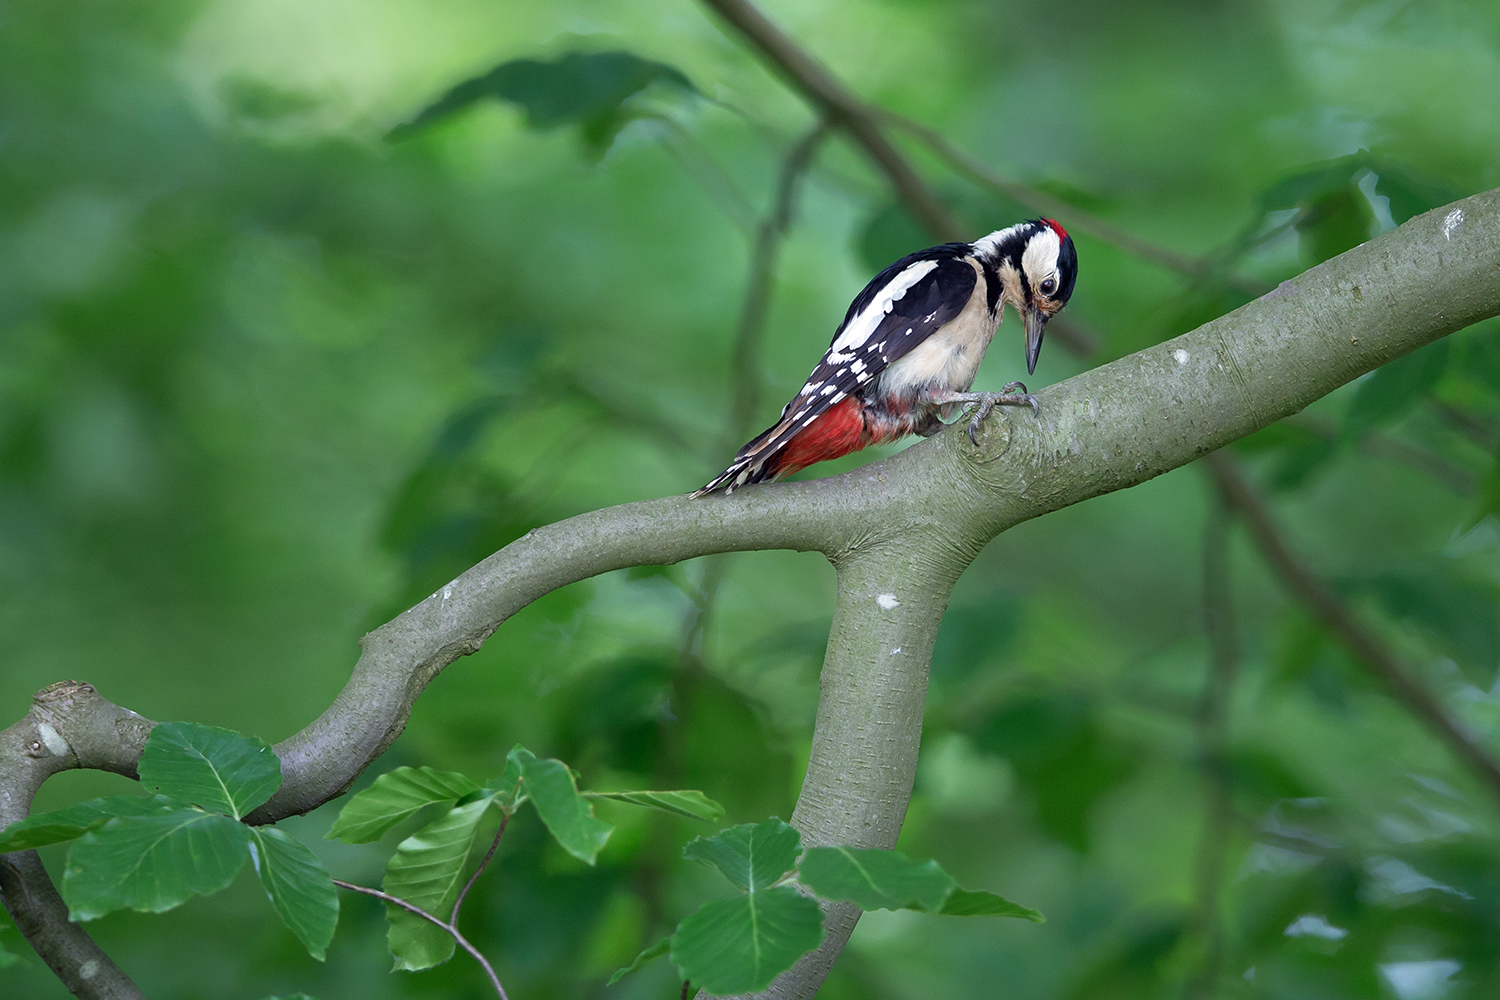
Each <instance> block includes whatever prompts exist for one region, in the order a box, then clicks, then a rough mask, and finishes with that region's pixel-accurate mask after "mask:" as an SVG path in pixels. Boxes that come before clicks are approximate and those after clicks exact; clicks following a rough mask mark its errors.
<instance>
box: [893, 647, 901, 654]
mask: <svg viewBox="0 0 1500 1000" xmlns="http://www.w3.org/2000/svg"><path fill="white" fill-rule="evenodd" d="M900 652H901V647H900V646H897V647H896V648H895V649H893V650H891V655H892V656H895V655H896V654H898V653H900Z"/></svg>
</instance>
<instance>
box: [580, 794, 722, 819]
mask: <svg viewBox="0 0 1500 1000" xmlns="http://www.w3.org/2000/svg"><path fill="white" fill-rule="evenodd" d="M583 797H584V798H586V799H612V800H614V801H616V802H629V803H630V804H631V805H633V806H646V807H648V808H651V809H660V810H661V811H662V812H669V813H676V814H677V815H679V816H686V817H687V818H688V819H701V820H704V821H706V822H709V823H712V822H713V821H714V820H716V819H718V818H719V817H720V816H723V815H724V807H723V806H721V805H719V804H718V803H717V802H715V801H713V800H712V799H710V798H709V797H708V796H706V795H704V794H703V793H702V792H698V791H684V792H584V793H583Z"/></svg>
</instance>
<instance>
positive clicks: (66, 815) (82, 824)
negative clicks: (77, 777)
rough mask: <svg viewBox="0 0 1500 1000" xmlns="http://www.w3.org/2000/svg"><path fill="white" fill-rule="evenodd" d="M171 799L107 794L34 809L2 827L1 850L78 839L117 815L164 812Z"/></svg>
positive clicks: (4, 851)
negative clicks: (65, 805)
mask: <svg viewBox="0 0 1500 1000" xmlns="http://www.w3.org/2000/svg"><path fill="white" fill-rule="evenodd" d="M171 808H172V802H171V800H170V799H168V798H166V797H165V796H161V795H157V796H153V797H151V798H146V797H144V796H141V795H110V796H106V797H105V798H102V799H91V800H90V801H88V802H80V803H79V804H78V805H76V806H70V807H69V808H67V809H59V810H57V811H55V812H47V813H37V814H36V815H34V816H28V817H27V818H26V819H23V820H21V821H20V822H18V823H12V824H11V825H10V826H8V827H6V828H5V832H4V834H3V836H0V854H8V853H10V852H11V851H30V850H35V849H36V848H38V847H46V846H47V845H49V844H64V843H67V842H68V841H70V840H77V839H78V838H79V837H82V836H83V835H84V834H85V833H88V832H89V831H90V830H93V829H95V828H96V827H101V826H103V825H104V824H105V823H108V822H109V821H110V820H111V819H113V818H114V817H116V816H149V815H152V814H154V813H161V812H166V811H167V810H169V809H171Z"/></svg>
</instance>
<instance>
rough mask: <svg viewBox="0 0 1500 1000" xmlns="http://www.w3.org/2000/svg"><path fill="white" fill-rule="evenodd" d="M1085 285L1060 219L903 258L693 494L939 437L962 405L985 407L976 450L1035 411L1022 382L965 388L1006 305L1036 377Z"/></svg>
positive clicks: (728, 489)
mask: <svg viewBox="0 0 1500 1000" xmlns="http://www.w3.org/2000/svg"><path fill="white" fill-rule="evenodd" d="M1077 276H1078V253H1077V251H1075V250H1074V249H1073V240H1072V239H1071V238H1069V236H1068V234H1067V232H1065V231H1064V230H1063V227H1062V226H1060V225H1058V224H1057V223H1056V222H1054V221H1053V220H1051V219H1033V220H1031V221H1029V222H1022V223H1019V224H1017V225H1014V226H1011V227H1010V228H1009V229H1001V230H998V231H996V232H993V233H990V234H989V235H988V236H985V237H983V238H981V239H979V240H977V241H975V242H974V243H944V244H943V245H942V246H936V247H932V248H930V249H927V250H922V251H919V252H917V253H914V254H909V255H907V256H905V257H902V258H901V259H900V260H898V261H896V263H894V264H892V265H891V266H890V267H888V268H886V269H885V270H884V271H881V272H880V273H879V274H878V275H876V276H875V280H874V281H871V282H870V283H869V284H868V285H866V286H865V290H864V291H862V292H860V293H859V295H858V296H857V297H856V298H855V300H854V302H853V303H852V304H851V305H850V306H849V312H848V314H847V315H845V316H844V322H843V323H841V324H840V325H839V328H838V331H837V332H836V333H835V334H834V336H833V343H832V344H830V345H829V347H828V351H827V353H825V354H824V355H823V360H822V361H820V362H818V366H817V367H816V368H814V369H813V372H812V375H811V376H809V377H808V380H807V384H806V385H804V386H803V387H802V388H801V390H799V391H798V393H797V395H796V397H795V398H794V399H793V400H792V401H791V402H790V403H787V404H786V406H785V407H784V408H783V409H782V411H781V418H780V419H779V420H778V421H777V422H776V424H775V425H774V426H772V427H770V428H768V429H767V430H765V431H764V432H762V433H761V434H759V435H757V436H756V437H755V438H754V439H753V440H751V441H750V442H749V443H748V444H746V445H745V446H744V447H743V448H741V449H740V450H739V454H737V455H735V457H734V462H733V463H731V464H730V466H729V468H727V469H725V470H724V471H723V472H721V473H719V474H718V475H717V476H715V477H714V478H713V480H712V481H710V482H709V483H708V485H706V486H704V487H703V488H702V489H700V490H697V491H696V492H694V493H693V494H692V495H693V496H695V497H701V496H703V495H704V494H706V493H712V492H713V491H714V490H720V489H722V490H723V491H724V492H725V493H732V492H734V491H735V490H736V489H738V488H739V487H741V486H745V485H748V484H750V483H764V482H774V481H775V480H777V479H780V478H781V477H782V476H788V475H791V474H792V473H793V472H796V471H797V470H798V469H804V468H806V467H807V466H809V465H812V464H813V463H814V462H823V461H827V460H828V459H831V458H838V457H839V456H841V455H847V454H849V453H850V452H852V451H858V450H859V449H861V448H863V447H865V446H866V445H871V444H884V443H886V442H888V441H894V440H896V439H897V438H901V437H905V436H906V435H907V434H921V435H922V436H924V437H926V436H929V435H932V434H936V433H937V432H938V431H939V430H941V429H942V427H943V423H942V419H941V418H942V417H951V416H952V415H953V412H954V410H955V408H956V407H958V406H959V405H962V404H971V403H972V404H978V406H977V409H976V410H975V412H974V417H973V419H972V420H971V421H970V423H969V437H970V439H971V440H973V439H974V438H975V434H976V432H977V431H978V429H979V425H980V424H981V423H982V422H983V421H984V419H985V418H986V417H988V416H989V415H990V411H991V410H992V409H993V408H994V407H995V405H996V404H1003V405H1007V406H1018V405H1024V406H1030V407H1032V408H1033V409H1037V401H1036V398H1035V397H1034V396H1032V395H1030V394H1029V393H1027V391H1026V386H1025V385H1023V384H1021V383H1020V382H1011V383H1009V384H1007V385H1006V386H1005V391H1004V392H1000V393H995V392H969V391H968V390H969V387H970V386H971V385H973V384H974V376H975V374H976V373H977V372H978V371H979V362H980V361H982V360H983V359H984V352H985V349H986V348H987V347H989V345H990V340H991V339H993V338H994V336H995V328H996V327H997V326H999V324H1000V319H1001V314H1002V313H1003V312H1004V309H1005V305H1006V303H1009V304H1010V305H1011V306H1012V307H1013V308H1014V309H1015V310H1016V312H1018V313H1020V315H1021V321H1022V324H1023V325H1024V327H1025V331H1026V373H1027V374H1028V375H1030V374H1032V373H1034V372H1035V371H1036V359H1037V355H1038V354H1039V353H1040V352H1041V349H1042V332H1043V330H1044V328H1045V326H1046V323H1047V320H1048V319H1050V318H1051V317H1052V316H1053V315H1054V314H1055V313H1056V312H1057V311H1058V310H1059V309H1061V308H1062V307H1063V306H1064V305H1066V304H1067V302H1068V298H1069V297H1070V296H1071V295H1072V294H1073V282H1074V280H1075V279H1076V278H1077Z"/></svg>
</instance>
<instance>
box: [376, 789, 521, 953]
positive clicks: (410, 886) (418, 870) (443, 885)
mask: <svg viewBox="0 0 1500 1000" xmlns="http://www.w3.org/2000/svg"><path fill="white" fill-rule="evenodd" d="M491 805H493V803H492V802H491V801H490V799H489V798H481V799H476V800H474V801H473V802H469V803H467V804H465V805H461V806H455V807H454V808H453V809H451V810H449V811H448V812H447V813H445V814H444V815H443V816H442V817H441V818H440V819H438V820H436V821H435V822H433V823H430V824H428V825H427V826H424V827H423V828H422V829H421V830H418V831H417V832H416V833H415V834H413V835H412V836H410V837H408V838H406V839H405V840H403V841H402V842H401V844H400V846H399V847H397V848H396V853H395V855H394V856H393V857H392V858H391V860H390V863H389V864H388V865H386V868H385V881H384V882H382V883H381V886H382V888H384V889H385V891H386V892H388V893H390V894H391V895H393V896H398V897H400V898H401V899H404V900H406V901H407V902H408V903H411V904H412V905H414V906H419V907H421V908H422V909H424V910H426V911H427V912H428V913H431V914H432V915H433V916H435V917H437V918H438V919H440V920H447V919H448V916H449V914H450V913H451V912H452V910H453V904H454V902H455V901H457V899H458V890H459V889H460V888H461V887H462V885H463V874H464V866H465V862H467V861H468V860H469V851H470V850H472V849H473V847H474V838H475V836H476V835H477V834H478V832H479V821H480V820H481V819H483V818H484V814H485V811H486V810H487V809H489V808H490V806H491ZM386 917H387V918H388V919H389V920H390V925H391V926H390V931H389V933H388V934H387V938H386V939H387V941H388V943H389V944H390V948H391V954H392V955H393V956H394V957H395V959H396V968H398V969H407V970H409V971H415V970H417V969H429V968H431V967H432V966H434V965H440V964H442V963H443V962H446V961H448V959H450V958H452V957H453V936H452V935H450V934H449V933H447V932H446V931H444V930H442V929H441V928H439V927H436V926H434V925H433V924H431V923H429V922H428V921H426V920H423V919H422V918H421V917H419V916H417V915H416V914H413V913H408V912H407V911H405V910H403V909H401V907H399V906H394V905H392V904H389V903H387V904H386Z"/></svg>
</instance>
